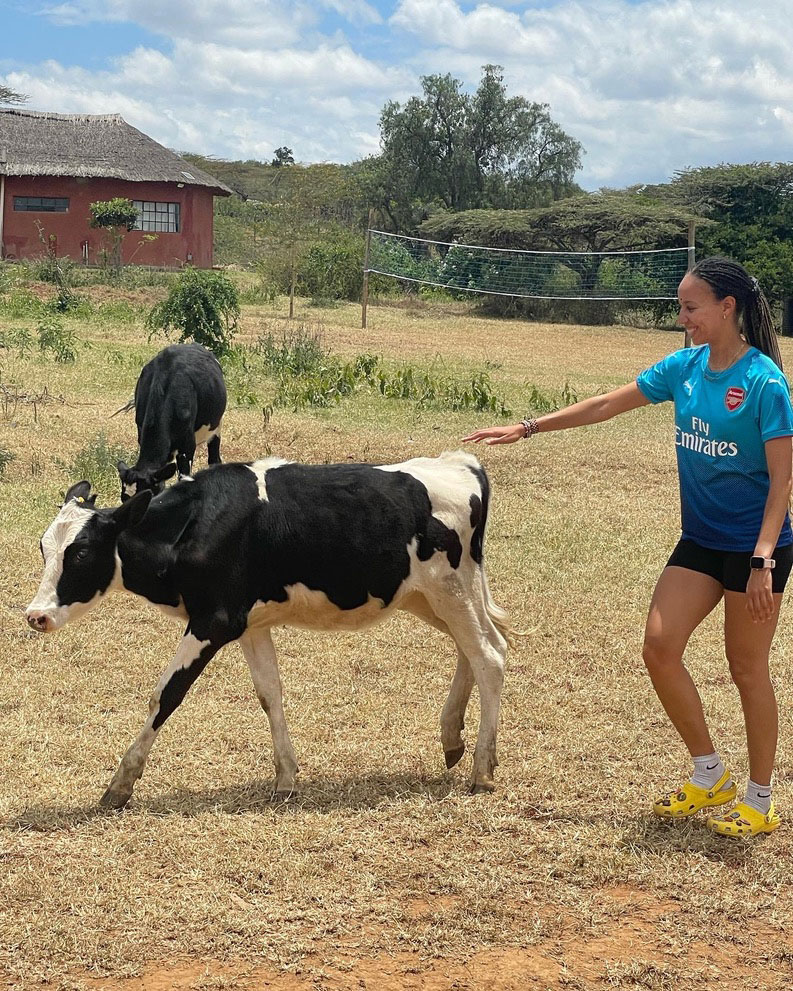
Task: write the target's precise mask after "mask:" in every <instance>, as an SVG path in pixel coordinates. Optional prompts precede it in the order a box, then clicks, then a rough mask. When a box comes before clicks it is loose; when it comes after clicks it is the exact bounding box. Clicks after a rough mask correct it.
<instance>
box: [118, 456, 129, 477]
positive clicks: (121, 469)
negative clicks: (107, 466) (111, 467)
mask: <svg viewBox="0 0 793 991" xmlns="http://www.w3.org/2000/svg"><path fill="white" fill-rule="evenodd" d="M116 468H118V473H119V476H120V477H121V481H122V482H125V481H126V480H127V472H128V471H129V465H128V464H127V462H126V461H119V462H118V464H117V465H116Z"/></svg>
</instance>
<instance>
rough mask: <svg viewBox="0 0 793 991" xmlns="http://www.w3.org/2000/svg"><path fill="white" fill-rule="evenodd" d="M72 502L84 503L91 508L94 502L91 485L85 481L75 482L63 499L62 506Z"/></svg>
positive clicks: (94, 497)
mask: <svg viewBox="0 0 793 991" xmlns="http://www.w3.org/2000/svg"><path fill="white" fill-rule="evenodd" d="M72 501H74V502H84V503H87V504H88V505H89V506H93V505H94V503H95V502H96V495H91V483H90V482H86V481H85V479H83V481H82V482H75V483H74V485H72V486H71V487H70V488H69V489H68V490H67V492H66V495H65V496H64V497H63V505H64V506H65V505H66V503H67V502H72Z"/></svg>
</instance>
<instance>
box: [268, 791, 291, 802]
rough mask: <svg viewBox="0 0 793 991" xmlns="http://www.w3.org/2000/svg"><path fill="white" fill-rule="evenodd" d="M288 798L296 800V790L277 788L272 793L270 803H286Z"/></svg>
mask: <svg viewBox="0 0 793 991" xmlns="http://www.w3.org/2000/svg"><path fill="white" fill-rule="evenodd" d="M290 798H297V789H296V788H278V789H276V790H275V791H273V793H272V795H271V796H270V801H271V802H273V803H277V802H288V801H289V799H290Z"/></svg>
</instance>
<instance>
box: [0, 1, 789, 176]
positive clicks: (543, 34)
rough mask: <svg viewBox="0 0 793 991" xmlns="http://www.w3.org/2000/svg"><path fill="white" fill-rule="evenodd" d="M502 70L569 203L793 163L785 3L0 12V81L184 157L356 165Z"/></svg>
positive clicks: (39, 5)
mask: <svg viewBox="0 0 793 991" xmlns="http://www.w3.org/2000/svg"><path fill="white" fill-rule="evenodd" d="M487 63H495V64H497V65H501V66H503V68H504V79H505V83H506V86H507V92H508V94H509V95H510V96H514V95H521V96H524V97H526V98H527V99H529V100H535V101H537V102H540V103H547V104H548V105H549V106H550V112H551V116H552V117H553V119H554V120H555V121H557V123H559V124H560V125H561V126H562V127H563V128H564V130H565V131H567V133H568V134H570V135H572V136H573V137H574V138H576V139H577V140H578V141H580V142H581V144H582V145H583V147H584V150H585V155H584V157H583V168H582V170H581V171H580V172H579V173H578V175H577V176H576V179H577V181H578V182H579V183H580V184H581V185H582V186H583V187H584V188H585V189H598V188H601V187H603V186H612V187H623V186H627V185H633V184H635V183H655V182H664V181H667V180H668V179H670V178H671V177H672V176H673V175H674V173H675V172H676V171H678V170H681V169H685V168H691V167H697V166H702V165H715V164H718V163H719V162H753V161H790V160H793V0H748V2H747V0H590V2H585V0H490V2H488V3H480V2H476V0H313V2H304V0H178V2H176V0H65V2H62V3H58V2H47V0H0V84H2V85H5V86H9V87H10V88H12V89H14V90H16V91H18V92H22V93H26V94H27V95H28V96H29V100H28V102H27V104H26V107H27V108H28V109H31V110H48V111H55V112H57V113H67V114H71V113H96V114H106V113H120V114H121V115H122V117H124V119H125V120H126V121H128V122H129V123H130V124H132V125H133V126H135V127H137V128H139V129H140V130H142V131H144V132H145V133H146V134H148V135H149V136H150V137H152V138H154V139H155V140H156V141H159V142H160V143H161V144H164V145H166V146H167V147H169V148H173V149H174V150H176V151H180V152H197V153H199V154H203V155H209V156H215V157H218V158H227V159H257V160H260V161H269V160H270V159H271V158H272V156H273V152H274V150H275V149H276V148H278V147H281V146H284V145H285V146H287V147H289V148H291V149H292V151H293V154H294V156H295V159H296V160H297V161H299V162H306V163H308V162H352V161H355V160H356V159H360V158H363V157H364V156H366V155H371V154H377V153H378V152H379V150H380V144H379V125H378V121H379V115H380V111H381V110H382V108H383V106H384V105H385V103H386V102H388V101H389V100H396V101H398V102H400V103H404V102H405V101H406V100H408V99H409V98H410V97H411V96H414V95H419V94H420V93H421V77H422V76H425V75H431V74H435V73H447V72H448V73H451V74H452V75H453V76H454V77H455V78H457V79H459V80H461V82H462V84H463V86H464V88H465V89H466V90H469V91H473V90H475V89H476V87H477V84H478V82H479V79H480V77H481V69H482V66H483V65H485V64H487Z"/></svg>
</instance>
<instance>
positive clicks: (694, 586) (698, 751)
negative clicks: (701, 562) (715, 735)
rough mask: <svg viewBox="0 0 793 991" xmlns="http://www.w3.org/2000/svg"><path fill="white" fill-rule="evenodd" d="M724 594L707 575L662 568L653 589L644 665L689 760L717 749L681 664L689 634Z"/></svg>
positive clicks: (698, 699)
mask: <svg viewBox="0 0 793 991" xmlns="http://www.w3.org/2000/svg"><path fill="white" fill-rule="evenodd" d="M723 594H724V590H723V588H722V586H721V584H720V583H719V582H717V581H716V580H715V578H711V577H710V576H709V575H703V574H700V573H699V572H698V571H690V570H689V569H688V568H678V567H675V566H672V567H667V568H664V570H663V572H662V573H661V577H660V578H659V579H658V584H657V585H656V586H655V592H654V593H653V597H652V601H651V602H650V609H649V612H648V615H647V625H646V627H645V631H644V651H643V656H644V663H645V664H646V666H647V670H648V672H649V674H650V678H651V679H652V683H653V687H654V688H655V691H656V694H657V695H658V698H659V699H660V700H661V704H662V705H663V707H664V709H665V710H666V714H667V715H668V716H669V718H670V719H671V721H672V724H673V725H674V727H675V729H676V730H677V732H678V733H679V734H680V736H681V737H682V739H683V743H685V745H686V746H687V747H688V751H689V753H690V754H691V756H692V757H698V756H701V755H703V754H710V753H712V752H713V751H714V750H715V749H716V748H715V747H714V746H713V741H712V740H711V738H710V733H709V732H708V727H707V724H706V723H705V714H704V712H703V710H702V700H701V699H700V697H699V692H698V691H697V689H696V686H695V685H694V682H693V681H692V680H691V675H690V674H689V673H688V671H687V670H686V668H685V666H684V665H683V652H684V651H685V649H686V644H687V643H688V640H689V637H690V636H691V634H692V633H693V632H694V630H695V629H696V628H697V627H698V626H699V624H700V623H701V622H702V620H703V619H704V618H705V617H706V616H707V615H708V613H710V612H712V611H713V609H715V608H716V606H717V605H718V604H719V601H720V600H721V597H722V595H723ZM747 620H748V613H747Z"/></svg>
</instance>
